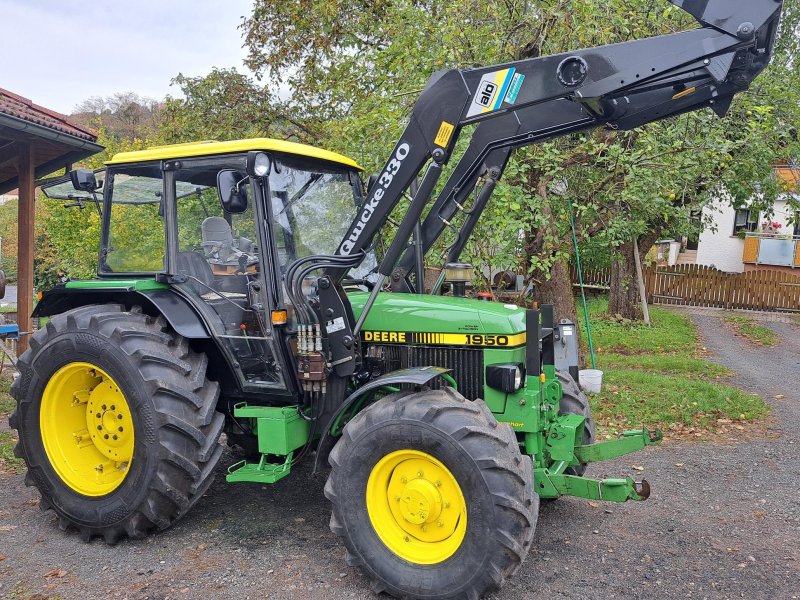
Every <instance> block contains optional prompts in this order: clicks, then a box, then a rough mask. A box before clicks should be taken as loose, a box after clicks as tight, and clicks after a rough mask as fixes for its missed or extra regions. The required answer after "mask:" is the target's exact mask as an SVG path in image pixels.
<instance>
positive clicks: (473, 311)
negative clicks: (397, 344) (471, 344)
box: [347, 292, 525, 341]
mask: <svg viewBox="0 0 800 600" xmlns="http://www.w3.org/2000/svg"><path fill="white" fill-rule="evenodd" d="M347 297H348V298H349V299H350V303H351V304H352V306H353V312H354V313H355V315H356V317H358V316H359V315H360V314H361V311H362V310H363V309H364V304H365V303H366V301H367V298H368V297H369V294H367V293H366V292H353V293H349V294H348V295H347ZM363 331H365V332H367V331H380V332H383V331H388V332H393V331H396V332H427V333H453V334H455V333H458V334H478V335H506V336H508V335H520V334H523V335H524V333H525V309H523V308H519V307H518V306H514V305H512V304H500V303H498V302H483V301H480V300H472V299H469V298H453V297H450V296H421V295H418V294H399V293H396V292H387V293H381V294H378V297H377V298H376V300H375V305H374V306H373V307H372V310H370V312H369V315H368V316H367V320H366V321H365V323H364V327H363ZM376 341H378V340H376ZM384 341H386V340H384Z"/></svg>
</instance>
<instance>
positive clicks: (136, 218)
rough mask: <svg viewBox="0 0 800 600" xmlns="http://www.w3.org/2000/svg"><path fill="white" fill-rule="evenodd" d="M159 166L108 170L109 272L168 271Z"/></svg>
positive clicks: (104, 264) (105, 260)
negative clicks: (165, 269)
mask: <svg viewBox="0 0 800 600" xmlns="http://www.w3.org/2000/svg"><path fill="white" fill-rule="evenodd" d="M161 175H162V174H161V169H160V168H159V166H158V165H142V166H135V167H124V168H121V169H113V170H109V172H108V175H107V177H108V181H107V182H106V186H108V188H109V191H110V200H111V205H110V209H109V215H108V218H109V229H108V237H107V239H106V245H105V251H104V253H103V256H102V257H101V263H100V270H101V272H106V273H157V272H160V271H163V270H164V257H165V255H166V232H165V229H164V208H163V191H164V190H163V181H162V176H161Z"/></svg>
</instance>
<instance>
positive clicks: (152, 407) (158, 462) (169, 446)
mask: <svg viewBox="0 0 800 600" xmlns="http://www.w3.org/2000/svg"><path fill="white" fill-rule="evenodd" d="M75 362H88V363H91V364H92V365H94V366H97V367H99V368H100V369H102V370H104V371H105V372H106V373H108V374H109V375H110V376H111V377H112V378H113V379H114V381H115V382H116V383H117V385H118V386H119V388H120V390H121V392H122V393H123V394H124V397H125V400H126V402H127V403H128V405H129V407H130V412H131V417H132V420H133V426H134V432H135V439H134V444H133V459H132V460H131V462H130V466H129V470H128V471H127V474H126V475H125V477H124V479H123V480H122V483H121V484H119V486H118V487H117V488H116V489H114V490H113V491H111V492H110V493H107V494H106V495H102V496H88V495H82V494H80V493H78V492H76V491H75V490H74V489H72V488H71V487H70V486H69V485H67V484H66V483H65V482H64V481H63V480H62V479H61V477H59V475H58V474H57V473H56V471H55V470H54V468H53V466H52V465H51V463H50V460H49V459H48V456H47V453H46V452H45V450H44V445H43V441H42V433H41V431H40V428H39V415H40V407H41V403H42V394H43V391H44V388H45V386H46V385H47V383H48V381H49V380H50V379H51V377H52V376H53V375H54V374H55V373H56V372H57V371H58V370H59V369H60V368H61V367H63V366H64V365H67V364H69V363H75ZM207 362H208V359H207V358H206V356H205V355H204V354H198V353H196V352H193V351H192V350H191V349H190V348H189V345H188V342H187V340H186V339H184V338H182V337H180V336H178V335H176V334H175V333H173V332H171V331H169V329H168V327H167V324H166V321H165V320H164V319H163V318H161V317H159V318H154V317H150V316H147V315H145V314H142V313H141V311H140V310H138V309H134V310H133V311H131V312H126V311H125V309H124V307H122V306H117V305H94V306H86V307H81V308H77V309H74V310H71V311H69V312H66V313H64V314H61V315H58V316H56V317H53V318H52V319H51V320H50V321H49V322H48V324H47V326H46V327H45V328H44V329H41V330H39V331H37V332H36V333H35V334H34V335H33V336H32V338H31V340H30V349H29V350H28V351H26V352H25V353H24V354H23V355H22V356H21V357H20V359H19V370H20V376H19V377H18V378H17V380H16V381H15V382H14V384H13V386H12V388H11V394H12V395H13V396H14V398H15V399H16V400H17V410H16V411H15V412H14V413H13V414H12V415H11V418H10V424H11V427H13V428H15V429H17V430H18V432H19V443H18V444H17V447H16V448H15V454H16V455H17V456H18V457H20V458H23V459H24V460H25V462H26V464H27V467H28V473H27V475H26V477H25V483H26V485H30V486H35V487H36V488H38V490H39V492H40V493H41V495H42V501H41V505H40V506H41V508H42V509H43V510H46V509H48V508H52V509H53V510H54V511H55V512H56V514H57V515H58V519H59V525H60V527H61V528H62V529H64V530H66V529H67V528H69V527H74V528H76V529H77V530H78V531H79V533H80V535H81V537H82V538H83V539H84V540H85V541H89V540H91V539H92V538H93V537H95V536H100V537H102V538H103V539H104V540H105V541H106V542H107V543H109V544H113V543H116V542H117V541H118V540H119V539H120V538H121V537H122V536H124V535H128V536H129V537H131V538H142V537H144V536H145V535H146V534H147V533H148V532H149V531H151V530H156V529H157V530H162V529H166V528H167V527H169V526H170V525H172V524H173V523H174V522H175V521H176V520H178V519H179V518H180V517H182V516H183V515H184V514H185V513H186V512H187V511H188V510H189V509H190V508H191V507H192V506H193V505H194V504H195V503H196V502H197V501H198V500H199V499H200V497H201V496H202V495H203V494H204V493H205V492H206V490H207V489H208V487H209V486H210V485H211V482H212V480H213V477H214V467H215V466H216V465H217V463H218V461H219V459H220V456H221V454H222V446H221V445H220V444H219V437H220V434H221V432H222V428H223V425H224V417H223V415H222V414H221V413H218V412H216V410H215V408H216V405H217V398H218V396H219V385H218V384H217V383H216V382H211V381H208V380H207V379H206V376H205V373H206V366H207Z"/></svg>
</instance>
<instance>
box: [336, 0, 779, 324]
mask: <svg viewBox="0 0 800 600" xmlns="http://www.w3.org/2000/svg"><path fill="white" fill-rule="evenodd" d="M670 1H671V2H672V3H673V4H675V5H676V6H679V7H680V8H682V9H683V10H686V11H687V12H689V13H690V14H692V15H693V16H694V17H695V18H697V19H698V21H699V22H700V24H701V27H699V28H698V29H694V30H690V31H685V32H679V33H674V34H669V35H663V36H658V37H652V38H645V39H642V40H635V41H629V42H623V43H619V44H613V45H609V46H601V47H597V48H590V49H585V50H578V51H575V52H567V53H563V54H558V55H554V56H547V57H540V58H533V59H527V60H521V61H516V62H511V63H506V64H502V65H496V66H490V67H482V68H477V69H467V70H459V69H451V70H446V71H440V72H438V73H435V74H434V75H433V76H432V77H431V78H430V80H429V82H428V84H427V86H426V87H425V89H424V90H423V92H422V93H421V95H420V97H419V99H418V100H417V102H416V104H415V105H414V107H413V110H412V114H411V117H410V119H409V123H408V125H407V127H406V129H405V131H404V132H403V134H402V136H401V137H400V140H399V141H398V142H397V144H396V145H395V147H394V149H393V151H392V153H391V156H390V158H389V160H388V161H387V162H386V165H385V166H384V168H383V170H382V171H381V173H380V175H379V176H378V179H377V181H376V183H375V184H374V185H373V186H372V187H371V189H370V190H369V191H368V194H367V198H366V201H365V203H364V206H363V209H362V210H361V211H360V212H359V213H358V215H357V216H356V218H355V219H354V221H353V223H352V225H351V227H350V229H349V231H348V233H347V235H346V236H345V238H344V239H343V240H342V242H341V244H340V245H339V248H338V251H337V254H338V255H341V256H349V255H354V254H357V253H359V252H361V251H363V250H364V249H366V248H368V247H369V246H370V244H371V243H372V241H373V238H374V236H375V234H376V233H377V232H378V231H379V230H380V228H381V227H382V226H383V224H384V223H385V222H386V219H387V217H388V216H389V214H390V213H391V211H392V210H393V209H394V208H395V206H396V205H397V204H398V202H399V201H400V199H401V198H402V197H403V194H404V193H405V191H406V190H407V189H408V188H409V187H410V185H411V183H412V181H414V180H415V179H416V178H417V177H418V176H419V174H420V173H421V171H422V170H423V169H424V168H425V166H426V164H427V165H428V166H427V170H426V173H425V176H424V177H423V178H422V182H421V184H420V186H419V189H418V190H417V192H416V194H415V195H414V198H413V199H412V202H411V204H410V206H409V209H408V211H407V213H406V215H405V216H404V218H403V220H402V221H401V222H400V224H399V227H398V231H397V233H396V235H395V237H394V239H393V241H392V243H391V245H390V246H389V248H388V250H387V252H386V254H385V256H384V258H383V260H382V262H381V264H380V265H379V267H378V273H379V274H380V275H381V277H382V279H381V281H380V283H381V284H382V283H383V282H384V281H385V278H386V277H388V276H390V275H392V273H393V271H394V268H395V265H396V264H397V263H398V260H400V257H401V255H403V253H404V252H405V253H406V254H405V255H404V256H403V259H402V261H401V263H400V265H399V267H400V271H399V273H398V275H402V274H403V272H405V273H407V272H408V271H409V269H410V267H411V266H412V265H413V260H414V257H413V254H412V253H411V252H407V248H406V246H407V243H408V240H409V238H410V236H411V233H412V231H413V229H414V226H415V224H416V223H418V222H419V219H420V217H421V215H422V213H423V211H424V209H425V207H426V205H427V203H428V200H429V197H430V195H431V193H432V191H433V189H434V188H435V185H436V183H437V181H438V179H439V176H440V175H441V170H442V166H443V165H444V164H445V163H447V162H448V160H449V159H450V158H451V155H452V152H453V149H454V147H455V144H456V141H457V139H458V137H459V135H460V133H461V130H462V127H464V126H466V125H469V124H473V123H477V124H478V127H476V129H475V132H474V135H473V138H472V143H471V145H470V146H469V148H468V150H467V151H466V153H465V154H464V155H463V157H462V158H461V161H460V163H459V165H458V166H457V167H456V169H455V172H454V173H453V174H452V176H451V177H450V180H449V181H448V182H447V184H446V185H445V187H444V189H443V191H442V193H441V194H440V196H439V198H438V200H437V202H436V204H435V205H434V207H433V209H432V210H431V211H430V212H429V215H428V218H427V219H426V220H425V222H424V223H423V225H422V241H423V250H427V249H428V248H429V247H430V245H431V244H432V243H433V240H435V239H436V238H437V237H438V235H440V234H441V231H442V230H443V228H444V226H445V221H448V220H449V217H450V216H452V214H454V212H455V211H456V210H458V208H459V205H463V200H464V198H465V196H466V195H467V194H469V193H471V191H472V189H473V188H474V186H475V183H476V181H477V180H478V178H479V177H480V176H481V175H482V174H489V175H490V177H489V179H490V181H491V180H496V178H497V177H499V176H500V175H501V174H502V170H503V168H504V166H505V164H506V162H507V160H508V158H509V156H510V151H511V150H513V149H514V148H518V147H522V146H526V145H530V144H533V143H537V142H540V141H543V140H546V139H550V138H554V137H558V136H562V135H566V134H569V133H573V132H576V131H580V130H585V129H590V128H593V127H597V126H601V125H604V126H606V127H609V128H613V129H623V130H626V129H631V128H635V127H638V126H641V125H643V124H646V123H650V122H653V121H657V120H660V119H664V118H667V117H670V116H674V115H678V114H681V113H685V112H689V111H694V110H698V109H701V108H707V107H708V108H712V109H713V110H714V111H715V112H716V113H717V114H718V115H720V116H724V115H725V114H726V113H727V111H728V109H729V107H730V104H731V102H732V100H733V97H734V96H735V94H737V93H739V92H741V91H743V90H746V89H747V88H748V86H749V85H750V83H751V82H752V81H753V80H754V79H755V77H756V76H757V75H758V74H759V73H761V71H763V69H764V68H766V66H767V65H768V63H769V60H770V57H771V53H772V47H773V44H774V40H775V36H776V31H777V27H778V22H779V19H780V11H781V6H782V2H781V1H780V0H709V1H708V2H695V1H693V0H670ZM490 185H491V183H490ZM489 193H490V190H489ZM489 193H487V195H486V198H485V199H486V200H488V195H489ZM456 203H458V204H456ZM484 207H485V202H484V204H483V206H476V207H475V210H476V211H477V212H479V211H481V210H482V209H483V208H484ZM448 215H449V216H448ZM478 216H479V214H477V215H470V218H471V220H472V221H473V222H474V221H475V220H477V217H478ZM461 242H462V243H463V240H461ZM336 274H338V275H341V274H342V272H341V271H337V272H336ZM395 279H397V276H396V277H395ZM379 287H380V285H379V286H376V289H377V288H379ZM367 309H369V305H368V306H367ZM364 316H365V315H362V317H364ZM357 329H358V327H356V330H357Z"/></svg>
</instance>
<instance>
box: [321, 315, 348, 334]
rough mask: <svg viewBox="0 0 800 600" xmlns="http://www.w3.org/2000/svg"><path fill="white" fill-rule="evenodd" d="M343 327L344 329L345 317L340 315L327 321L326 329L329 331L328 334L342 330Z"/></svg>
mask: <svg viewBox="0 0 800 600" xmlns="http://www.w3.org/2000/svg"><path fill="white" fill-rule="evenodd" d="M342 329H344V317H338V318H336V319H334V320H333V321H328V322H327V323H325V331H327V332H328V335H330V334H331V333H336V332H337V331H341V330H342Z"/></svg>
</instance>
